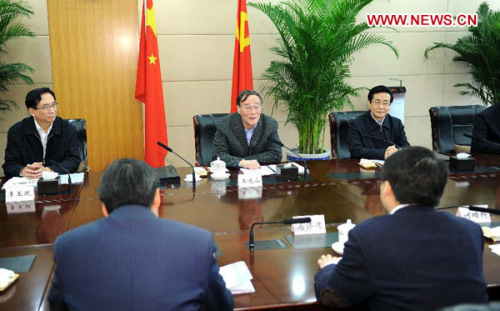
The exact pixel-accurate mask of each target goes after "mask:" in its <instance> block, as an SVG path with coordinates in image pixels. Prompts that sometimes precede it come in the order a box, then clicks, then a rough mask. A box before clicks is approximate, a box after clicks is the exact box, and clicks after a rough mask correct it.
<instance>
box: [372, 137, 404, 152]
mask: <svg viewBox="0 0 500 311" xmlns="http://www.w3.org/2000/svg"><path fill="white" fill-rule="evenodd" d="M363 136H365V137H368V138H371V139H376V140H381V141H383V142H385V143H387V144H388V145H389V146H393V145H394V146H396V148H398V150H399V149H401V147H399V146H398V145H397V144H396V143H395V142H392V141H390V140H387V139H384V138H382V137H377V136H373V135H366V134H363Z"/></svg>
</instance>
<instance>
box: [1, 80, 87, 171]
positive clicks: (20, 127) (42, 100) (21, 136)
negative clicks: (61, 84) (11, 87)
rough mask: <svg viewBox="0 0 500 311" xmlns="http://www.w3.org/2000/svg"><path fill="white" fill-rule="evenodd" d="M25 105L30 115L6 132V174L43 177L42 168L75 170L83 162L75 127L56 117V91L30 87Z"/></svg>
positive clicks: (43, 169) (46, 169) (4, 168)
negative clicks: (31, 88)
mask: <svg viewBox="0 0 500 311" xmlns="http://www.w3.org/2000/svg"><path fill="white" fill-rule="evenodd" d="M25 104H26V108H27V109H28V111H29V113H30V115H31V117H28V118H25V119H23V120H21V121H19V122H17V123H16V124H14V125H13V126H12V127H11V128H10V129H9V133H8V134H7V147H6V148H5V163H4V164H3V170H4V173H5V176H7V177H13V176H24V177H28V178H40V177H41V176H42V171H55V172H58V173H61V174H65V173H66V172H67V171H69V172H71V173H73V172H75V171H76V170H77V169H78V166H79V165H80V162H81V161H82V159H80V152H79V145H78V138H77V136H76V129H75V128H74V127H73V126H72V125H71V124H69V122H68V121H66V120H63V119H61V118H59V117H58V116H57V106H58V105H59V104H58V103H57V102H56V95H55V94H54V92H53V91H52V90H51V89H49V88H47V87H42V88H38V89H34V90H31V91H29V92H28V94H26V101H25Z"/></svg>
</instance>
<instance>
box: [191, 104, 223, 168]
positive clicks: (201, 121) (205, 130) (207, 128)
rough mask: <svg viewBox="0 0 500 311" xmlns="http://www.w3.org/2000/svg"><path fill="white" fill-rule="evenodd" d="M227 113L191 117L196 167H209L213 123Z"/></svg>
mask: <svg viewBox="0 0 500 311" xmlns="http://www.w3.org/2000/svg"><path fill="white" fill-rule="evenodd" d="M227 115H228V113H214V114H198V115H195V116H194V117H193V127H194V147H195V150H196V165H198V166H200V165H201V166H210V162H212V152H213V151H214V137H215V123H216V122H217V121H219V120H220V119H221V118H223V117H225V116H227Z"/></svg>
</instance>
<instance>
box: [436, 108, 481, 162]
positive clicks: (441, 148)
mask: <svg viewBox="0 0 500 311" xmlns="http://www.w3.org/2000/svg"><path fill="white" fill-rule="evenodd" d="M484 109H485V107H484V106H482V105H467V106H444V107H431V108H430V109H429V115H430V118H431V129H432V149H433V150H434V151H437V152H439V153H442V154H446V155H453V154H455V153H456V151H455V145H457V146H470V145H471V139H470V138H469V137H465V136H464V134H472V127H473V124H474V119H475V118H476V115H478V114H479V113H481V111H483V110H484Z"/></svg>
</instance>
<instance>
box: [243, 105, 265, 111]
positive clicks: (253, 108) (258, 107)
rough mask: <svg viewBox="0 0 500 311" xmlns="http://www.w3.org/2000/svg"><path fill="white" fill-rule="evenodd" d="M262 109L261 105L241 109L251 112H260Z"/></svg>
mask: <svg viewBox="0 0 500 311" xmlns="http://www.w3.org/2000/svg"><path fill="white" fill-rule="evenodd" d="M261 108H262V105H258V106H257V105H255V106H243V109H245V111H251V110H260V109H261Z"/></svg>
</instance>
